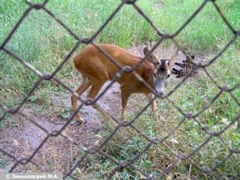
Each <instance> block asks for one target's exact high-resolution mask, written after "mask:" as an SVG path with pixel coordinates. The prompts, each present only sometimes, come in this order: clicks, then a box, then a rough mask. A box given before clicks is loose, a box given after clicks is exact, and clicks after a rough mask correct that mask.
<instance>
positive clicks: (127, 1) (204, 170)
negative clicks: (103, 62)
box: [0, 0, 240, 179]
mask: <svg viewBox="0 0 240 180" xmlns="http://www.w3.org/2000/svg"><path fill="white" fill-rule="evenodd" d="M48 1H49V0H45V1H44V3H42V4H33V3H31V2H29V1H27V0H25V3H27V4H28V5H29V7H28V9H27V10H26V11H25V12H24V13H23V15H22V17H20V19H19V21H18V22H17V23H16V25H15V26H14V27H13V29H12V31H11V32H10V33H9V35H8V36H7V38H6V39H5V41H4V42H3V43H2V44H1V46H0V51H3V52H5V53H7V54H9V55H10V56H12V57H13V58H15V59H16V61H19V62H21V63H22V64H23V65H24V66H25V67H26V68H28V69H29V70H30V71H32V72H34V73H35V74H36V75H38V76H39V79H38V81H37V82H36V83H35V84H34V86H33V87H32V89H31V90H30V91H29V93H28V94H27V95H26V96H25V98H24V99H22V101H21V103H20V104H19V105H18V106H16V107H14V108H10V109H9V108H7V107H6V106H5V105H4V104H0V107H1V109H2V110H3V112H4V113H3V114H2V115H1V117H0V121H3V120H4V119H5V117H6V116H7V114H19V115H21V116H24V117H25V118H27V119H28V120H29V121H31V122H32V123H33V124H34V125H36V126H37V127H38V128H40V129H41V130H43V131H44V132H46V133H47V134H48V135H47V137H46V138H45V139H44V140H43V141H42V143H41V144H40V145H39V146H38V147H37V148H36V149H35V151H34V152H33V153H32V154H31V155H29V157H27V158H24V159H18V158H16V157H15V155H14V154H12V153H9V152H8V151H7V149H4V148H0V152H1V153H3V154H4V155H5V156H7V157H8V158H9V159H12V161H14V164H13V166H12V167H11V169H10V172H14V170H15V169H16V167H17V166H18V165H20V164H21V165H26V164H28V163H29V162H31V163H33V164H35V165H36V166H38V164H37V163H35V162H34V161H32V159H33V157H34V156H35V155H36V154H37V153H38V151H40V149H41V148H42V146H44V144H45V143H46V142H47V141H48V140H49V139H50V138H52V137H57V136H62V137H64V138H65V139H67V140H68V141H69V142H70V143H73V144H74V143H75V142H74V141H72V140H71V139H69V138H68V137H66V136H65V134H64V133H63V130H64V129H65V128H66V127H67V126H69V124H70V123H71V122H72V121H74V120H73V119H74V116H75V114H76V113H77V112H74V113H73V114H72V116H71V117H70V118H69V119H68V120H67V121H66V123H65V124H64V126H63V127H62V128H61V129H60V130H59V131H54V132H51V133H49V132H48V130H47V129H45V128H44V127H42V126H40V125H39V124H37V123H36V122H35V121H34V119H33V118H31V117H29V116H28V115H27V114H26V113H24V112H22V111H21V108H22V107H23V105H24V104H25V103H26V101H27V100H28V99H29V97H30V96H31V95H32V94H33V92H34V91H35V90H36V88H38V86H39V85H40V84H41V82H42V81H45V80H53V81H56V82H57V83H59V84H60V85H61V86H62V87H64V88H65V89H67V90H68V91H69V94H71V93H74V91H73V90H72V89H71V88H69V87H68V86H67V85H66V84H64V83H63V82H62V81H61V80H60V79H57V78H56V77H55V75H56V73H57V72H58V71H59V70H60V69H61V68H62V67H63V66H64V64H65V63H66V62H67V61H69V58H70V56H71V55H72V54H73V52H74V51H75V50H76V49H77V48H78V47H79V45H81V44H93V45H94V46H96V47H97V45H96V44H94V39H95V38H96V37H97V36H98V35H99V33H100V32H101V31H102V30H103V28H104V27H105V26H106V25H107V24H108V23H109V22H110V21H111V20H112V19H113V18H114V17H115V15H116V14H117V13H118V12H119V10H120V9H121V8H122V7H123V6H132V8H133V9H135V10H137V12H138V13H139V14H140V15H141V16H142V18H144V19H145V20H146V21H147V22H148V23H149V24H150V25H151V26H152V28H153V29H154V30H155V31H156V32H157V34H158V35H159V41H157V42H156V44H155V45H154V46H153V48H152V50H151V52H153V51H154V49H156V48H157V47H158V46H159V44H161V42H162V41H163V40H165V39H171V40H172V41H173V42H174V43H175V44H176V45H177V46H178V42H177V41H176V40H175V37H176V36H178V35H179V33H180V32H181V31H182V30H183V29H184V28H185V27H186V26H187V25H188V24H189V23H190V22H191V21H192V20H193V19H194V18H195V17H196V15H197V14H198V13H199V12H200V10H202V9H203V8H204V7H205V6H206V4H207V3H212V4H213V5H214V7H215V8H216V10H217V12H218V13H219V16H220V17H221V18H222V19H223V21H224V22H225V24H226V25H227V27H228V28H229V29H230V30H231V32H232V35H233V36H232V39H230V40H229V41H228V42H227V43H226V45H225V46H224V47H223V48H222V49H221V51H220V52H219V53H218V54H217V55H216V56H215V57H213V58H212V59H211V60H210V61H209V62H208V63H207V64H201V63H199V64H197V66H196V68H201V69H203V71H204V72H205V73H206V74H207V76H208V77H209V78H210V79H211V80H212V82H213V83H214V84H215V86H216V87H218V89H219V92H218V94H216V95H215V97H214V98H213V99H212V101H211V102H209V104H207V105H206V106H205V107H204V108H203V109H202V110H201V111H200V112H198V113H197V114H190V113H187V112H184V111H183V110H182V109H181V107H179V106H178V105H177V104H175V103H174V102H173V101H171V99H170V98H169V96H170V95H171V94H172V93H173V92H174V91H175V90H177V89H178V88H179V87H180V86H181V85H182V84H183V83H184V82H185V81H186V80H187V79H188V78H189V77H188V76H186V77H184V78H183V80H182V82H181V83H179V84H178V85H177V86H176V87H175V88H174V89H173V90H172V91H170V92H169V93H168V94H167V95H166V96H165V97H164V98H165V99H166V100H167V101H168V103H170V104H172V106H173V107H175V108H176V109H177V110H178V111H179V112H180V113H181V114H182V117H183V118H182V119H181V120H180V121H179V123H178V125H177V126H176V127H175V128H174V129H172V130H171V131H170V132H169V133H168V134H167V135H166V136H165V138H162V139H158V138H155V139H150V138H149V137H148V136H147V135H145V133H144V132H141V131H140V130H139V129H138V128H137V127H136V126H135V125H134V124H133V122H134V121H135V120H136V119H137V118H138V117H139V116H140V115H141V113H142V112H143V111H145V109H146V108H147V107H148V106H149V105H150V103H148V104H147V106H146V107H145V108H144V109H143V110H142V111H141V112H140V113H139V114H137V115H136V117H135V118H133V119H132V120H131V121H117V120H116V119H115V118H114V117H113V119H114V120H115V122H116V123H117V126H116V128H115V129H114V130H113V132H112V133H111V134H110V135H109V136H108V138H107V139H105V140H104V141H103V142H102V143H101V144H100V145H98V146H94V147H91V148H89V149H84V154H83V155H82V156H81V157H78V158H77V159H76V162H75V164H74V166H72V167H71V168H70V169H69V171H68V172H64V177H65V178H67V177H68V178H70V179H71V178H72V179H76V176H75V175H74V173H73V172H74V171H75V170H76V169H77V168H78V167H79V166H80V165H81V164H82V163H83V162H84V161H85V160H86V157H87V156H88V155H89V154H96V153H99V154H101V155H102V156H105V157H106V158H108V159H110V160H111V161H112V162H114V163H115V164H116V165H117V166H116V167H115V168H114V169H113V170H112V171H111V172H110V173H109V175H108V177H106V179H111V178H113V177H114V175H115V174H116V172H118V171H119V170H120V169H123V168H127V167H131V168H133V169H134V170H135V171H137V172H140V173H141V174H142V175H143V176H144V178H145V179H161V178H162V177H163V176H164V175H165V174H167V173H168V172H169V171H170V170H172V169H173V168H174V167H175V166H176V164H177V163H178V162H180V161H182V160H188V162H190V163H191V164H192V165H193V166H194V167H196V168H197V169H199V172H200V173H199V174H198V175H196V176H195V177H193V178H194V179H198V178H200V177H201V175H202V174H211V175H212V177H214V178H216V179H220V178H223V177H218V176H217V174H216V173H215V170H216V169H217V168H218V167H219V166H221V165H222V164H224V163H225V162H226V161H227V160H228V159H229V158H230V157H231V156H232V155H236V154H239V153H240V150H239V148H231V147H230V146H229V145H228V144H227V143H226V142H225V141H224V140H223V139H222V138H221V136H220V135H221V134H222V133H223V132H224V131H226V130H227V129H228V128H229V127H231V126H232V125H233V124H235V123H237V122H238V121H239V118H240V114H238V115H237V116H236V117H235V118H234V119H232V120H231V122H230V123H229V124H228V125H226V126H225V127H224V128H223V129H222V130H221V131H219V132H210V131H208V130H207V129H205V128H204V127H202V126H201V124H200V123H199V126H200V127H201V128H202V129H203V130H204V131H205V132H206V133H207V134H208V135H209V136H208V139H206V140H205V141H204V142H203V143H202V144H201V145H200V146H199V147H198V148H197V149H195V150H194V151H192V153H190V154H178V153H176V152H175V151H173V150H171V148H169V151H171V152H172V153H173V154H175V161H174V162H172V163H171V164H170V165H169V166H168V167H166V168H165V169H164V170H163V171H162V173H161V174H160V175H157V176H155V175H152V174H148V173H146V172H145V171H144V170H142V169H139V168H138V167H137V166H136V165H135V164H134V162H135V161H136V160H138V159H139V158H140V157H141V156H142V154H143V153H145V152H147V151H148V150H149V148H150V147H151V146H152V145H159V146H160V145H162V146H166V148H168V147H167V145H166V144H165V143H164V142H165V140H166V139H167V138H168V137H169V136H171V135H172V134H173V133H174V132H175V131H176V130H177V129H178V128H179V127H180V126H181V125H182V123H184V122H185V121H186V119H188V118H191V119H195V118H197V117H198V116H199V115H200V114H202V113H203V112H204V111H205V110H207V109H208V108H209V107H210V106H211V105H212V104H213V103H214V102H215V101H216V100H217V99H218V97H219V96H220V95H221V94H222V93H224V92H225V93H228V94H229V95H230V96H231V98H232V99H233V100H234V101H235V103H236V104H237V105H238V107H240V101H239V99H237V98H236V96H235V95H234V93H233V91H234V90H236V89H238V88H239V87H240V82H238V83H237V84H236V85H235V86H234V87H233V88H228V87H226V86H220V85H219V84H218V83H217V82H216V81H215V80H214V78H213V77H212V76H211V75H210V73H209V72H208V70H207V67H209V66H211V65H213V63H214V62H215V61H216V60H217V58H218V57H219V56H221V55H222V54H223V53H224V52H225V51H226V50H227V49H228V47H229V46H230V45H231V44H232V43H233V42H234V41H235V40H236V39H237V38H239V36H240V30H235V29H234V28H233V27H232V26H231V24H230V23H229V22H228V20H227V19H226V18H225V17H224V14H223V13H222V12H221V10H220V8H219V7H218V5H217V4H216V2H215V0H212V1H210V0H205V1H204V2H203V3H202V4H201V6H200V7H199V8H198V9H197V10H196V11H195V12H194V13H193V14H192V16H191V17H190V18H189V19H186V22H185V23H184V24H183V25H182V27H180V28H179V29H178V30H177V31H176V32H175V33H173V34H165V33H163V32H161V31H159V30H158V29H157V28H156V25H154V23H153V22H152V21H151V20H150V19H149V18H148V17H147V15H146V14H144V12H143V11H142V10H141V8H140V7H138V6H137V4H136V3H135V2H136V0H122V1H121V2H120V4H119V6H118V7H117V8H116V10H115V11H114V12H113V13H112V14H111V15H110V16H109V18H108V19H107V20H106V21H105V22H104V23H103V24H102V26H101V27H100V28H99V29H96V32H95V33H94V35H93V36H92V37H79V36H77V35H76V34H75V33H74V32H73V31H72V30H71V29H70V28H69V27H67V26H66V25H65V24H64V22H62V21H61V20H59V19H58V18H57V17H56V16H55V15H54V14H53V13H52V12H51V11H50V10H48V9H47V7H46V4H47V3H48ZM40 9H41V10H43V11H44V12H45V13H47V14H48V15H50V16H51V17H52V18H53V19H54V20H55V21H56V22H57V23H58V24H59V25H61V26H62V27H63V28H65V29H66V30H67V31H68V32H69V33H70V34H71V36H72V37H74V38H75V39H76V40H77V43H76V45H75V46H74V47H73V48H72V50H71V51H69V53H68V54H67V55H66V57H65V58H64V59H63V60H62V62H61V64H60V65H59V66H58V67H57V68H56V70H55V71H54V72H53V73H51V74H43V73H41V72H39V71H38V70H37V69H36V68H34V67H33V66H32V65H31V64H30V63H28V62H26V60H24V59H22V58H20V57H19V56H18V55H17V54H14V53H13V52H12V51H11V50H9V49H8V48H7V47H6V44H7V43H8V42H9V41H10V40H11V38H12V36H13V35H14V33H15V32H16V31H17V29H18V28H19V26H20V25H21V23H22V22H23V21H24V19H25V18H26V17H27V16H28V14H29V13H30V12H31V11H33V10H40ZM97 48H99V47H97ZM180 48H181V47H180ZM100 50H101V49H100ZM182 50H183V49H182ZM102 53H104V52H103V51H102ZM104 54H105V53H104ZM105 55H106V56H108V55H107V54H105ZM110 60H112V61H114V59H112V58H111V57H110ZM143 61H144V59H142V61H141V62H143ZM141 62H140V63H141ZM138 65H139V64H138ZM138 65H136V67H134V68H132V69H131V68H129V67H123V68H122V69H121V70H120V71H119V74H122V73H124V72H132V73H134V72H135V71H134V70H135V69H136V68H137V66H138ZM192 71H194V69H193V70H192ZM116 79H117V77H116V78H115V79H113V81H112V83H114V82H115V81H116ZM144 84H145V85H146V86H148V84H146V82H144ZM108 87H110V85H109V86H108ZM148 87H149V86H148ZM107 89H108V88H106V90H105V91H103V92H102V94H101V95H103V94H104V93H105V92H106V91H107ZM101 95H100V96H98V98H96V99H95V100H93V101H90V102H89V101H86V102H84V101H83V102H82V103H81V105H80V106H79V108H78V110H80V109H81V108H82V106H83V105H84V104H93V103H95V102H97V101H98V99H99V98H100V97H101ZM155 98H158V96H157V94H155ZM195 121H196V123H198V121H197V120H195ZM127 126H128V127H131V128H133V129H134V130H135V131H136V132H138V134H139V135H141V136H142V137H144V138H145V140H146V141H148V144H147V145H146V146H145V147H144V148H142V149H141V151H140V152H139V153H137V154H136V155H135V156H134V157H133V158H132V159H131V160H130V161H121V162H120V161H118V160H117V159H115V158H114V157H112V156H111V155H109V154H108V153H107V152H104V151H103V150H102V147H103V146H104V145H106V144H107V143H108V142H109V140H110V139H111V138H112V137H113V136H114V135H115V134H116V133H117V131H118V130H119V129H120V128H121V127H127ZM0 132H1V131H0ZM213 137H217V138H219V139H220V141H221V142H222V143H223V144H224V145H225V146H226V148H227V149H228V150H229V154H228V155H227V156H226V157H225V159H223V160H222V161H220V162H218V163H217V165H216V166H215V167H213V168H209V167H201V166H199V165H198V164H197V163H196V162H194V160H193V159H192V158H191V157H192V156H193V155H194V154H195V153H196V152H197V151H199V150H200V149H201V148H202V147H203V146H205V145H206V144H207V143H208V142H209V141H210V140H211V139H212V138H213ZM75 145H76V146H78V144H77V143H75ZM238 178H240V174H237V175H236V176H235V177H231V179H238ZM223 179H224V178H223Z"/></svg>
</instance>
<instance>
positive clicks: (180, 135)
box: [0, 0, 240, 179]
mask: <svg viewBox="0 0 240 180" xmlns="http://www.w3.org/2000/svg"><path fill="white" fill-rule="evenodd" d="M31 2H35V3H43V0H38V1H33V0H32V1H31ZM202 2H203V1H193V0H185V1H182V0H181V1H179V0H153V1H143V0H138V1H137V2H136V4H137V6H139V7H140V8H141V9H142V11H143V12H144V13H145V14H146V15H147V16H148V17H149V19H150V20H151V21H152V22H153V23H154V24H155V26H156V27H157V28H158V29H159V31H161V32H163V33H175V32H176V31H177V30H178V29H179V28H180V27H181V26H182V25H183V24H184V23H185V22H186V21H187V19H188V18H190V16H191V15H192V14H193V13H194V12H195V11H196V10H197V8H198V7H199V6H200V5H201V3H202ZM120 3H121V1H107V2H106V1H103V0H98V1H84V0H78V1H77V0H71V1H64V0H58V1H57V2H56V1H49V2H48V3H47V5H46V8H47V9H49V10H50V11H51V12H52V13H53V14H54V15H55V16H56V17H57V18H59V19H60V20H61V21H63V22H64V24H65V25H66V26H68V27H69V29H70V30H71V31H73V32H74V33H75V34H76V35H77V36H79V37H89V38H91V37H92V36H93V35H94V34H95V32H96V31H97V29H98V28H100V27H101V26H102V24H103V23H104V22H105V21H106V20H107V19H108V17H109V16H110V15H111V13H112V12H113V11H114V10H115V9H116V8H117V7H118V5H119V4H120ZM216 4H218V5H219V7H220V9H221V11H222V12H223V13H224V15H225V17H226V19H227V20H228V21H229V23H230V24H231V26H232V27H233V28H234V29H235V30H239V28H240V20H239V18H237V17H239V16H240V12H239V9H240V2H239V1H237V0H227V1H226V0H218V1H216ZM28 7H29V6H28V5H27V4H26V3H24V1H18V0H9V1H3V2H0V27H1V28H0V45H2V43H3V42H4V41H5V39H6V38H7V36H8V34H9V33H10V32H11V30H12V28H13V27H14V26H15V24H16V23H17V21H18V20H19V19H20V17H21V16H22V14H23V13H24V12H25V11H26V10H27V8H28ZM159 38H160V37H159V36H158V35H157V33H156V32H155V31H154V30H153V29H152V28H151V26H150V24H148V23H147V21H146V20H145V19H144V18H142V16H141V15H140V14H139V13H138V12H137V11H136V10H135V9H134V8H133V7H132V6H131V5H124V6H123V7H122V8H121V9H120V11H119V12H118V13H117V14H116V16H115V17H114V18H113V19H112V20H111V21H110V22H109V23H108V24H107V26H106V27H104V29H103V30H102V31H101V33H99V35H98V36H97V37H96V38H95V39H94V42H96V43H110V44H116V45H118V46H121V47H123V48H126V49H127V48H130V47H131V46H132V45H133V44H142V43H146V42H156V41H158V40H159ZM231 38H233V33H232V32H231V31H230V29H229V28H228V27H227V25H226V24H225V22H224V21H223V19H222V18H221V17H220V16H219V14H218V13H217V11H216V9H215V7H214V6H213V4H212V2H210V1H209V2H208V3H207V4H206V6H205V7H204V8H203V9H202V10H201V11H200V13H199V14H198V15H197V16H196V17H195V18H194V19H193V20H192V21H191V22H190V23H189V24H188V25H187V26H186V27H185V28H184V29H183V30H182V31H181V32H180V33H179V34H178V36H177V37H176V40H177V41H178V42H179V44H181V45H183V46H185V47H186V48H188V49H190V51H191V52H196V54H200V55H204V56H205V58H206V59H208V60H211V59H212V58H213V57H214V56H215V55H216V54H217V53H218V52H219V51H220V50H222V49H223V48H224V46H225V45H226V43H227V42H228V41H229V40H230V39H231ZM75 43H76V39H75V38H74V37H73V36H71V34H70V33H69V32H68V31H67V30H66V29H65V28H63V27H62V26H61V25H60V24H58V23H57V22H56V21H55V20H54V19H53V18H51V17H50V16H49V15H48V14H47V13H46V12H44V11H43V10H41V9H40V10H32V11H30V13H29V14H28V16H27V17H26V18H25V19H24V20H23V22H22V23H21V25H20V26H19V28H18V29H17V30H16V31H15V32H14V34H13V36H12V37H11V39H10V41H8V43H7V44H6V45H5V46H4V48H6V49H9V50H11V51H12V52H13V53H14V54H16V55H17V56H19V57H20V58H22V59H23V60H24V61H26V62H28V63H29V64H31V65H32V66H33V67H34V68H35V69H36V70H38V71H40V72H41V73H42V74H51V73H53V72H54V71H55V70H56V68H57V67H58V66H59V65H60V64H61V63H62V61H63V59H64V58H65V57H66V56H67V55H68V53H69V51H70V50H71V49H72V48H73V47H74V45H75ZM160 46H165V47H168V46H172V42H171V41H169V40H168V41H166V43H163V44H161V45H160ZM82 48H83V46H80V47H79V48H78V51H79V49H82ZM239 48H240V40H239V38H238V39H237V40H236V41H235V42H234V43H233V44H232V45H231V46H230V47H229V48H228V49H227V51H226V52H224V53H223V54H222V55H221V56H220V57H219V58H218V59H217V60H216V61H214V63H213V64H212V65H211V66H209V67H206V71H207V72H208V73H209V74H210V76H209V75H207V74H206V73H205V72H204V71H203V70H202V71H201V72H202V74H201V75H200V76H199V77H196V78H195V79H194V80H191V79H190V78H189V79H188V80H187V81H186V82H184V83H183V84H182V85H181V86H180V87H179V88H178V89H177V90H176V91H175V92H174V93H173V94H172V95H171V96H170V97H169V98H170V99H171V101H173V102H174V103H175V104H176V105H177V106H178V107H179V108H180V109H181V110H182V111H183V112H184V113H191V114H193V115H195V114H197V113H199V112H201V111H202V109H204V108H206V107H208V105H209V104H210V103H211V106H210V107H208V108H206V109H205V110H204V111H202V112H201V113H200V114H199V116H198V117H196V118H188V119H186V120H185V121H184V122H183V123H182V125H181V126H180V127H179V128H178V129H177V130H176V131H174V133H172V134H171V135H168V134H169V132H171V131H172V129H174V128H175V127H176V126H177V125H178V124H179V123H180V122H181V120H183V114H182V113H181V112H179V111H178V110H177V109H176V108H174V107H173V106H172V105H171V103H170V102H169V101H167V100H158V110H159V114H160V120H159V122H157V123H156V122H153V121H152V120H151V117H152V114H151V113H149V112H144V113H143V115H141V116H140V117H139V118H138V119H137V120H136V121H135V122H134V126H136V127H137V128H138V129H139V130H140V131H141V132H143V133H144V134H145V135H146V136H147V137H148V138H149V139H155V138H157V139H163V138H166V141H164V143H163V144H155V145H152V146H151V147H150V148H149V150H148V151H146V152H144V153H143V154H142V155H141V157H140V158H138V159H137V160H136V161H134V163H133V165H134V167H136V168H139V169H141V170H142V171H143V172H145V173H146V174H152V175H161V173H163V171H164V170H165V169H166V168H167V167H168V166H169V165H170V164H171V163H172V162H174V161H175V160H176V158H177V155H178V154H180V153H181V154H191V153H193V154H192V156H191V157H190V158H189V159H187V160H182V161H179V162H178V163H177V164H176V166H175V167H174V168H173V169H172V170H171V171H169V172H168V173H166V174H165V178H166V179H168V178H170V177H173V178H178V179H191V178H193V177H194V176H196V175H198V174H199V173H201V168H203V167H204V166H206V167H208V168H210V169H211V168H214V167H215V166H216V165H218V164H219V163H221V162H222V161H224V158H226V156H228V155H229V154H230V153H231V152H230V149H233V148H238V149H239V147H240V144H239V139H240V135H239V130H238V129H237V128H239V127H237V125H236V124H235V123H234V124H233V125H232V126H230V127H229V128H227V129H225V128H226V126H228V124H229V123H231V122H232V121H233V119H234V118H236V117H237V116H238V115H239V112H240V110H239V99H240V89H239V86H238V87H236V85H237V84H239V80H240V79H239V74H240V68H239V65H238V64H239V63H238V59H239V58H238V57H239V56H240V53H239ZM75 53H76V52H75ZM0 67H1V70H0V104H3V105H4V106H7V107H8V108H12V107H16V105H18V104H19V103H20V102H21V101H22V99H23V98H24V97H25V96H26V95H27V94H28V93H29V91H30V90H31V88H32V87H33V86H34V84H35V83H36V82H37V81H38V79H39V77H38V76H37V75H36V74H35V73H34V72H33V71H31V70H29V69H27V68H26V67H25V66H24V65H23V64H21V63H20V62H18V61H17V60H16V59H15V58H13V57H11V56H10V55H9V54H7V53H6V52H5V51H3V50H2V49H1V50H0ZM73 69H74V68H73V65H72V61H71V60H69V61H67V62H66V63H65V64H64V66H63V67H62V69H61V70H60V71H59V72H58V73H57V74H56V77H57V78H59V79H61V81H62V82H64V83H65V84H66V85H68V86H69V87H70V88H72V89H73V88H75V87H76V85H75V82H76V81H77V73H76V72H75V71H73ZM211 78H212V79H214V80H215V82H213V81H212V80H211ZM178 83H180V80H178V81H175V82H174V83H173V84H172V85H170V87H169V88H168V90H169V91H170V90H171V89H172V88H174V87H175V86H176V84H178ZM218 86H220V87H223V86H226V87H228V88H229V89H231V88H235V89H234V90H232V91H230V93H229V92H222V93H221V95H219V98H218V99H217V100H215V101H214V102H213V100H214V97H215V96H216V95H217V93H219V92H220V89H219V88H218ZM66 92H67V90H66V89H64V88H63V87H62V86H61V85H59V84H58V83H56V82H55V81H54V80H51V81H45V80H44V81H42V82H41V83H40V85H39V86H38V88H37V89H36V90H35V91H34V93H33V94H32V95H31V96H30V98H29V100H28V101H27V103H26V106H27V107H31V106H32V105H33V106H34V107H33V111H34V114H40V115H43V112H44V113H46V112H45V111H44V110H46V109H48V110H49V109H50V110H53V108H49V107H50V106H51V105H52V104H51V102H50V100H49V99H50V97H51V96H52V95H53V94H61V93H66ZM134 98H135V97H134ZM137 98H138V97H136V99H137ZM139 102H140V103H141V104H145V103H146V101H145V100H144V101H142V100H139V99H137V100H136V104H139ZM39 106H40V108H39ZM53 111H54V110H53ZM69 111H70V110H69V109H65V110H63V111H62V112H61V114H62V116H63V117H64V118H66V116H68V114H69ZM3 113H4V110H3V108H2V107H0V117H1V116H2V115H3ZM134 116H135V114H134V113H128V116H127V117H128V119H132V118H133V117H134ZM4 120H5V121H7V124H10V125H11V122H10V121H11V118H9V116H7V117H5V119H4ZM3 127H4V123H3V121H1V122H0V128H1V129H2V128H3ZM104 127H105V128H104V129H103V130H102V131H101V132H100V133H99V134H100V135H101V137H103V138H102V139H101V140H103V139H105V138H106V137H108V136H109V134H110V133H112V131H113V130H114V128H115V127H114V126H112V125H105V126H104ZM212 132H216V133H219V135H218V136H213V137H212V138H211V139H210V140H208V138H209V137H210V136H211V133H212ZM205 141H208V143H207V144H206V145H205V146H203V147H202V148H200V149H199V146H201V144H202V143H204V142H205ZM148 144H149V141H148V140H147V139H146V138H145V137H143V136H141V135H140V134H139V133H138V132H137V131H136V130H134V129H133V128H131V127H128V128H120V129H119V131H118V132H117V133H116V134H115V135H114V136H113V138H112V139H111V140H110V141H109V142H108V143H107V144H106V145H105V146H104V147H103V149H102V150H104V151H105V152H107V153H108V154H109V155H110V156H112V157H113V158H114V159H115V160H116V161H119V162H120V161H126V162H129V161H131V160H132V159H133V158H134V157H135V156H136V154H138V153H140V152H141V151H142V150H143V148H145V147H146V146H147V145H148ZM198 149H199V150H198ZM196 150H197V152H196V153H194V152H195V151H196ZM56 154H57V151H56V152H55V151H54V156H56ZM1 156H2V155H1ZM44 157H45V159H48V157H47V155H46V156H44ZM69 159H73V156H72V155H71V157H69ZM239 160H240V159H239V155H238V154H237V153H234V154H233V155H232V156H231V157H230V158H229V159H228V160H227V161H225V162H224V163H222V164H220V165H219V166H218V167H217V168H216V169H215V170H214V172H215V174H216V175H217V176H218V177H223V176H224V177H226V178H232V177H234V176H236V175H239V174H240V172H239V169H240V168H239V164H238V162H239ZM5 161H6V160H5V158H4V159H0V167H1V166H4V164H5ZM85 162H86V163H85V164H83V165H80V166H79V169H80V171H76V172H75V173H74V174H75V175H77V176H78V177H80V178H83V179H84V178H85V179H87V178H91V179H99V178H102V179H104V178H106V177H107V176H108V175H110V173H111V171H112V170H113V169H114V168H116V166H117V164H116V163H115V162H114V161H112V160H110V159H109V158H107V157H106V156H103V155H101V154H97V155H96V154H94V155H88V158H87V159H86V161H85ZM193 162H194V163H195V164H197V165H194V163H193ZM57 163H58V162H57V159H56V161H54V162H50V161H49V162H46V163H45V164H54V165H57ZM52 166H53V165H52ZM70 166H71V165H68V167H67V169H69V167H70ZM59 167H62V166H59ZM134 167H127V168H123V169H120V170H119V171H118V172H117V173H116V174H115V176H114V179H140V178H143V174H141V173H140V172H139V171H136V169H135V168H134ZM51 169H53V170H54V167H51ZM60 169H61V168H60ZM57 170H59V169H57ZM59 171H60V170H59ZM66 171H67V170H66ZM82 172H84V173H82ZM200 178H201V179H212V178H214V176H213V175H212V174H211V173H205V174H202V175H200Z"/></svg>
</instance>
